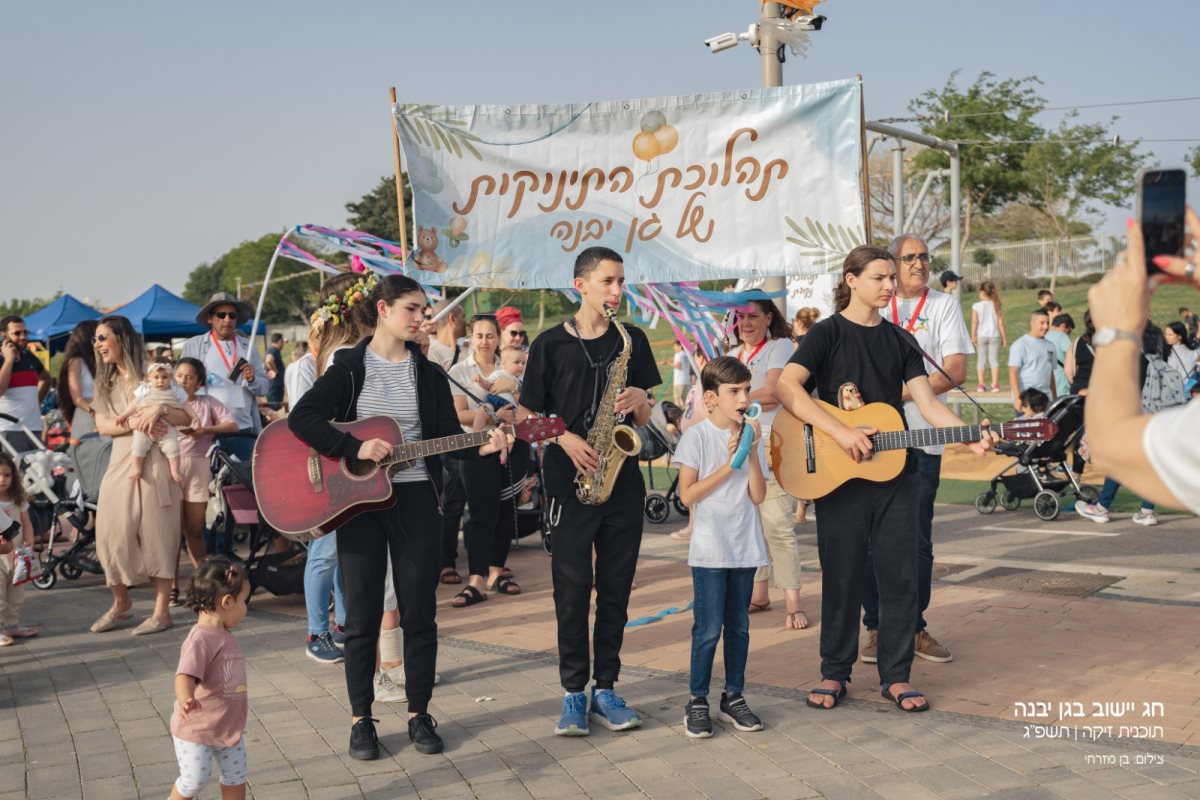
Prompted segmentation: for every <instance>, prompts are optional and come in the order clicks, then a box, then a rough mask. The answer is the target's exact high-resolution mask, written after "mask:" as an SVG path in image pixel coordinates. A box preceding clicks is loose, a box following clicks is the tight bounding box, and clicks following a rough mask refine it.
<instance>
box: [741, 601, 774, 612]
mask: <svg viewBox="0 0 1200 800" xmlns="http://www.w3.org/2000/svg"><path fill="white" fill-rule="evenodd" d="M770 610H771V601H770V600H768V601H767V602H765V603H756V602H754V601H753V600H751V601H750V608H749V609H747V611H746V613H747V614H757V613H758V612H760V611H770Z"/></svg>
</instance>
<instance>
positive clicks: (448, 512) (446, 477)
mask: <svg viewBox="0 0 1200 800" xmlns="http://www.w3.org/2000/svg"><path fill="white" fill-rule="evenodd" d="M462 471H463V462H462V461H460V460H459V459H457V458H446V459H443V460H442V567H443V568H445V567H453V566H455V565H456V564H457V563H458V529H459V528H460V527H461V526H462V518H463V507H464V506H465V505H466V501H467V495H466V490H465V489H464V488H463V479H462Z"/></svg>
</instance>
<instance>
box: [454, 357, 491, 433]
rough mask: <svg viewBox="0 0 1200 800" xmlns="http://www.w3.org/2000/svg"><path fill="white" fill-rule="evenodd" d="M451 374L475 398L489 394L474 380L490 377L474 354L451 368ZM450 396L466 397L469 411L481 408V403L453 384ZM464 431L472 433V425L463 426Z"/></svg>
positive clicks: (460, 360)
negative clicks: (477, 377)
mask: <svg viewBox="0 0 1200 800" xmlns="http://www.w3.org/2000/svg"><path fill="white" fill-rule="evenodd" d="M498 366H499V362H497V367H498ZM449 374H450V377H451V378H454V380H456V381H458V382H459V383H461V384H462V385H463V386H465V387H467V388H468V389H470V390H471V394H473V395H475V397H483V396H484V395H486V394H487V392H486V391H484V388H483V387H482V386H480V385H479V384H477V383H475V380H474V378H475V376H476V375H478V376H479V377H480V378H481V379H483V380H488V375H486V374H484V372H483V369H482V368H481V367H480V366H479V364H478V362H476V361H475V354H474V353H468V354H467V356H466V357H465V358H461V359H459V362H458V363H457V364H455V365H454V366H453V367H451V368H450V370H449ZM450 394H451V395H453V396H454V397H465V398H466V399H467V410H468V411H474V410H475V409H477V408H479V403H476V402H475V398H473V397H471V396H470V395H468V394H467V393H466V392H464V391H463V390H462V389H460V388H458V387H457V386H455V385H454V384H453V383H451V384H450ZM462 429H463V431H465V432H466V433H470V432H471V426H470V425H463V426H462Z"/></svg>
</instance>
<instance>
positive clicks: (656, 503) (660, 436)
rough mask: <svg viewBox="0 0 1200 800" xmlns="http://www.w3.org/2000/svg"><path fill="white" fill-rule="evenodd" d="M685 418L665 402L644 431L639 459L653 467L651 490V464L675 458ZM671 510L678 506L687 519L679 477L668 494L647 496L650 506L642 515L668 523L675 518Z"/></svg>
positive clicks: (646, 504)
mask: <svg viewBox="0 0 1200 800" xmlns="http://www.w3.org/2000/svg"><path fill="white" fill-rule="evenodd" d="M682 416H683V412H682V410H681V409H680V408H679V406H677V405H675V404H674V403H672V402H670V401H666V400H664V401H663V402H661V403H656V404H655V406H654V408H652V409H651V410H650V421H649V422H647V423H646V427H644V428H641V429H640V433H641V436H642V452H641V453H640V454H639V455H638V459H639V460H641V461H645V462H646V465H647V466H648V467H650V469H649V473H650V488H651V489H653V488H654V468H653V467H652V466H651V463H652V462H653V461H654V460H655V459H658V458H662V457H663V456H664V455H675V445H677V444H679V432H678V431H679V420H680V419H681V418H682ZM668 425H671V426H674V428H675V430H674V431H672V430H669V429H668V428H667V426H668ZM671 506H674V507H675V510H676V511H678V512H679V513H680V514H682V515H683V516H685V517H686V516H687V513H688V510H687V506H685V505H684V504H683V501H682V500H680V499H679V473H676V474H675V478H674V480H672V481H671V485H670V486H668V487H667V491H666V494H658V493H656V492H648V493H647V494H646V503H645V506H644V507H643V508H642V514H643V515H644V516H645V517H646V520H647V521H648V522H666V521H667V518H668V517H669V516H671Z"/></svg>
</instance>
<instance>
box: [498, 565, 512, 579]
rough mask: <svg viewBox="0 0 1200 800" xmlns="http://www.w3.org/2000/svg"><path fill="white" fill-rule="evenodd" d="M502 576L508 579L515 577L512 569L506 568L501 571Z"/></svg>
mask: <svg viewBox="0 0 1200 800" xmlns="http://www.w3.org/2000/svg"><path fill="white" fill-rule="evenodd" d="M500 574H501V575H503V576H504V577H506V578H509V579H511V578H512V576H513V571H512V570H511V569H509V568H508V567H505V568H504V569H502V570H500Z"/></svg>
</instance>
